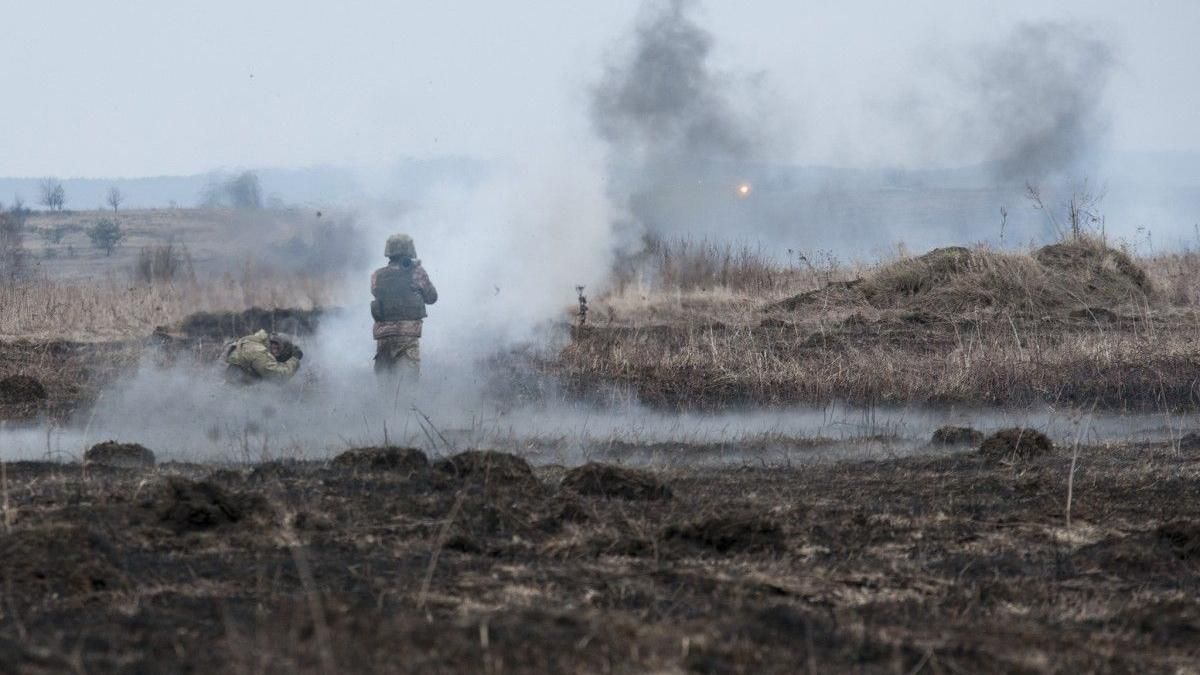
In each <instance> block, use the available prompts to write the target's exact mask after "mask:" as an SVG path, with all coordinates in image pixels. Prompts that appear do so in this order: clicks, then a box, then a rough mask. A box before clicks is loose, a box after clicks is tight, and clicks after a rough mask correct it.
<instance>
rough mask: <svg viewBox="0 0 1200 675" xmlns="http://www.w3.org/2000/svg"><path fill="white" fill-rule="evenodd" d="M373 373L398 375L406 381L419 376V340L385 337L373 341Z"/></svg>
mask: <svg viewBox="0 0 1200 675" xmlns="http://www.w3.org/2000/svg"><path fill="white" fill-rule="evenodd" d="M375 372H376V374H381V373H389V374H392V373H394V374H397V375H400V377H401V378H403V379H406V380H417V379H419V378H420V376H421V338H415V337H385V338H380V339H378V340H376V341H375Z"/></svg>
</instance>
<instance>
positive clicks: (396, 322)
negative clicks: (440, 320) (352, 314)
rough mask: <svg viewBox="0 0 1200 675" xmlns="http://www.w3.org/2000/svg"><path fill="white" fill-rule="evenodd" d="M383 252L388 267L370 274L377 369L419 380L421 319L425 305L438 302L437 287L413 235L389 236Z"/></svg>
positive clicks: (376, 370)
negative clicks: (427, 271)
mask: <svg viewBox="0 0 1200 675" xmlns="http://www.w3.org/2000/svg"><path fill="white" fill-rule="evenodd" d="M383 253H384V255H385V256H387V259H388V264H387V266H386V267H381V268H379V269H377V270H375V273H374V274H372V275H371V295H372V296H374V298H375V299H374V300H372V301H371V317H372V318H374V319H375V328H374V329H373V330H372V336H373V337H374V338H375V372H376V373H377V374H378V373H392V372H399V374H400V375H402V376H403V377H404V378H406V379H416V378H417V377H418V376H419V375H420V372H421V346H420V342H421V322H422V320H423V319H424V318H425V316H426V313H425V305H432V304H433V303H435V302H437V297H438V295H437V289H436V288H434V287H433V283H432V282H430V281H429V275H428V274H426V273H425V268H423V267H421V261H420V260H418V259H417V249H416V246H415V245H414V244H413V240H412V237H410V236H408V235H407V234H395V235H392V236H390V237H388V240H387V245H386V246H385V247H384V250H383Z"/></svg>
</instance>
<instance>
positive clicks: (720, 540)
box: [663, 513, 785, 553]
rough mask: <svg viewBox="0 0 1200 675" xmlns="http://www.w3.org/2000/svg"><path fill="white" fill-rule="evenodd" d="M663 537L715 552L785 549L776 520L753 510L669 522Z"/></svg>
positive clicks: (780, 529) (782, 535) (781, 529)
mask: <svg viewBox="0 0 1200 675" xmlns="http://www.w3.org/2000/svg"><path fill="white" fill-rule="evenodd" d="M663 538H664V539H666V540H668V541H677V542H680V543H685V544H691V545H694V546H700V547H703V548H709V549H712V550H714V551H717V552H718V553H746V552H751V551H782V550H783V549H784V548H785V539H784V534H783V528H781V527H780V526H779V523H776V522H774V521H772V520H769V519H767V518H765V517H763V516H761V515H759V514H754V513H746V514H735V515H722V516H713V517H710V518H701V519H699V520H694V521H691V522H688V523H683V524H677V525H669V526H668V527H667V528H666V530H664V531H663Z"/></svg>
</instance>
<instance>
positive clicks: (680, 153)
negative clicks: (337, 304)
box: [591, 0, 766, 252]
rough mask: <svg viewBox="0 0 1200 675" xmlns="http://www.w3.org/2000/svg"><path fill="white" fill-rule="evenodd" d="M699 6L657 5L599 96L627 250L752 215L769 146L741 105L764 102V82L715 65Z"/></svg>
mask: <svg viewBox="0 0 1200 675" xmlns="http://www.w3.org/2000/svg"><path fill="white" fill-rule="evenodd" d="M695 8H696V3H694V2H691V1H689V0H668V1H666V2H655V3H651V4H648V5H647V6H646V7H645V8H644V10H643V13H642V16H641V19H640V21H639V22H638V24H637V26H636V29H635V31H634V37H633V41H632V45H631V48H629V49H628V50H626V51H624V53H622V54H620V55H619V56H618V57H617V58H615V59H614V60H613V61H612V62H610V64H609V65H608V67H607V68H606V70H605V73H604V76H603V77H602V79H601V80H600V82H599V83H598V84H597V85H596V86H595V88H594V89H593V91H592V104H591V118H592V122H593V125H594V128H595V130H596V133H597V134H598V135H599V136H600V138H601V139H602V140H603V141H604V142H605V143H606V144H607V146H608V151H609V155H610V157H609V159H610V176H609V179H610V184H609V187H610V190H611V192H612V197H613V198H614V199H615V201H616V202H617V205H618V207H619V208H621V209H622V210H623V211H624V212H625V216H626V218H627V219H628V221H627V222H625V223H622V226H621V228H620V232H619V234H620V235H621V236H620V237H619V240H620V243H621V244H623V245H624V246H626V247H632V248H634V249H636V247H637V246H638V245H639V240H640V236H641V235H645V234H654V235H659V236H663V235H676V234H682V233H688V234H691V235H710V234H712V235H723V234H726V233H727V231H728V230H729V229H736V228H737V225H738V223H739V222H740V221H741V220H742V219H744V217H745V215H744V213H745V211H746V209H745V208H741V209H739V208H738V207H739V205H738V204H737V202H738V198H737V197H738V195H737V187H738V184H739V182H740V181H742V180H744V179H745V178H746V177H747V175H746V174H747V172H748V171H750V170H751V169H752V168H753V167H752V165H753V163H754V162H755V161H756V160H758V159H760V158H761V157H762V152H763V149H764V147H765V146H766V139H765V138H763V134H762V133H761V132H760V131H759V128H760V127H759V126H758V125H756V124H754V123H753V118H754V114H753V112H747V111H746V110H744V109H739V106H738V103H740V102H744V101H753V100H756V99H757V95H756V94H757V92H756V91H755V90H756V88H757V82H756V80H755V78H753V77H739V76H735V75H732V74H726V73H721V72H718V71H717V70H715V69H714V68H713V66H712V65H711V63H710V56H711V54H712V50H713V42H714V41H713V36H712V34H711V33H709V32H708V31H706V30H705V29H703V28H702V27H701V26H700V25H699V24H697V23H696V21H695V20H694V19H693V16H692V15H693V12H694V10H695ZM744 107H745V105H744V104H743V108H744ZM627 252H628V251H627Z"/></svg>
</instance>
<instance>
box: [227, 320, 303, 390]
mask: <svg viewBox="0 0 1200 675" xmlns="http://www.w3.org/2000/svg"><path fill="white" fill-rule="evenodd" d="M270 342H271V336H270V335H268V334H267V331H265V330H260V331H258V332H257V333H254V334H253V335H247V336H246V337H244V338H241V339H240V340H236V341H234V342H231V343H229V344H228V345H226V346H225V351H224V352H223V358H224V361H225V363H226V364H228V367H227V368H226V369H225V379H226V380H227V381H229V382H231V383H236V384H249V383H252V382H256V381H258V380H264V379H266V380H277V381H283V380H287V379H290V378H291V377H292V375H295V374H296V369H298V368H299V367H300V358H299V357H297V356H295V355H292V356H289V357H288V358H286V359H285V360H283V361H279V360H277V359H276V358H275V356H274V355H273V354H271V349H270Z"/></svg>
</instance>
